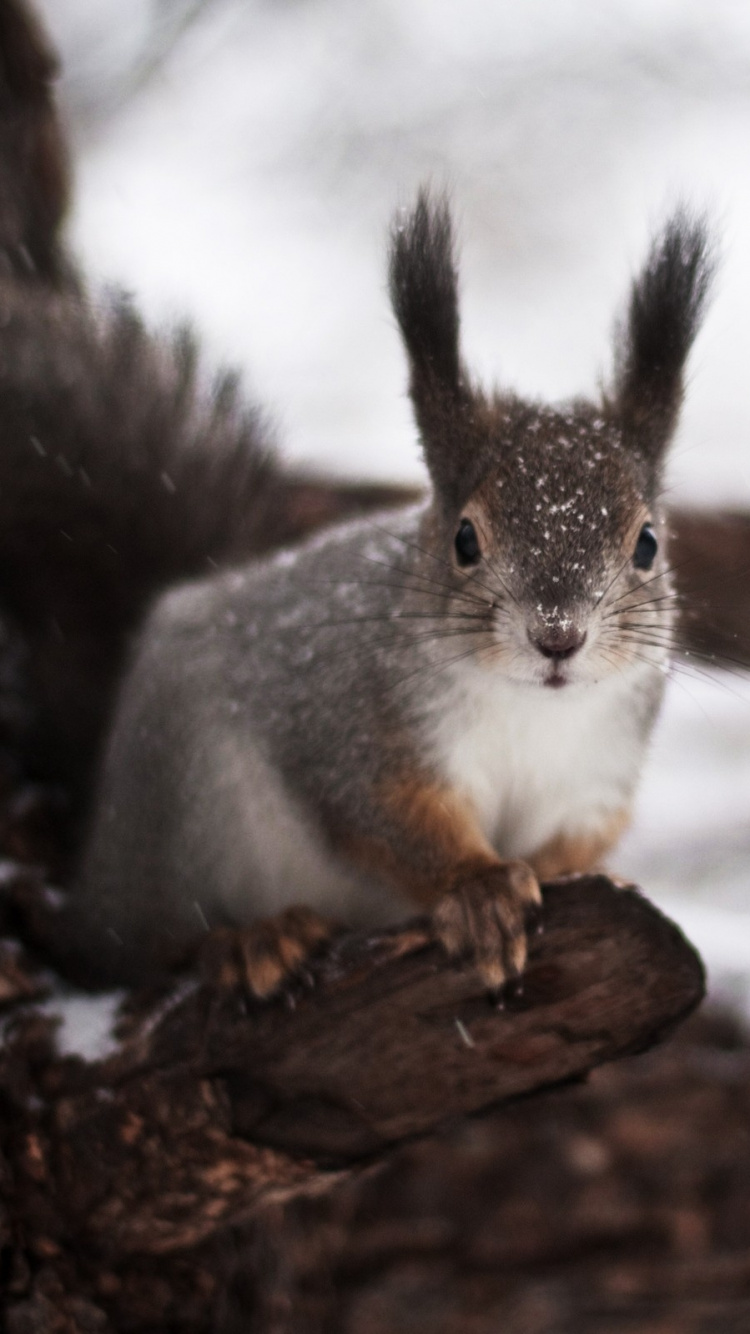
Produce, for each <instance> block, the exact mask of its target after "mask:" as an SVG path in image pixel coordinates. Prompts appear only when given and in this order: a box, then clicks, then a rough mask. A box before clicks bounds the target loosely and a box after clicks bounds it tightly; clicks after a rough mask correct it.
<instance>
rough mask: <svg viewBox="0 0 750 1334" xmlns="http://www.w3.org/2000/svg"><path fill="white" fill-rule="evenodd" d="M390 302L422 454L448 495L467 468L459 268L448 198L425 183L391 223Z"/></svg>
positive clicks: (466, 396) (466, 395) (438, 485)
mask: <svg viewBox="0 0 750 1334" xmlns="http://www.w3.org/2000/svg"><path fill="white" fill-rule="evenodd" d="M388 278H389V288H390V295H391V304H392V306H393V311H394V314H395V316H396V319H397V320H398V323H399V327H400V329H401V334H402V336H403V340H404V345H405V347H406V351H407V353H408V356H409V367H410V372H411V374H410V383H409V390H410V394H411V400H412V403H413V405H414V411H415V414H416V418H417V425H418V426H419V430H420V435H421V438H422V446H423V449H424V455H425V461H426V463H427V467H428V468H429V471H430V475H431V477H432V479H433V482H434V483H435V486H436V488H437V490H438V491H439V492H440V493H441V494H442V496H443V498H444V499H446V500H450V499H452V498H453V497H454V496H455V495H457V493H458V492H459V491H460V490H461V479H462V476H465V474H466V473H467V471H469V469H470V461H469V460H468V459H466V458H465V456H464V449H462V444H463V443H464V439H463V437H464V433H463V431H462V430H461V429H460V428H461V424H462V419H463V420H464V421H465V419H466V416H467V412H468V408H469V402H470V394H469V390H468V386H467V384H466V381H465V379H464V377H463V373H462V370H461V359H460V354H459V339H458V331H459V315H458V272H457V268H456V260H455V254H454V247H453V228H452V224H451V215H450V209H449V207H448V201H447V199H446V198H445V197H444V196H440V197H437V198H432V197H431V196H430V194H429V192H428V191H427V190H426V189H422V190H420V192H419V195H418V196H417V202H416V205H415V207H414V208H413V210H412V211H411V212H410V213H404V214H399V215H397V217H396V220H395V222H394V224H393V227H392V230H391V249H390V262H389V270H388ZM467 443H468V442H467Z"/></svg>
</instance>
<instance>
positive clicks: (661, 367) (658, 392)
mask: <svg viewBox="0 0 750 1334" xmlns="http://www.w3.org/2000/svg"><path fill="white" fill-rule="evenodd" d="M713 272H714V260H713V254H712V247H711V243H710V237H709V232H708V227H707V225H706V222H705V219H703V218H700V217H695V216H693V215H691V214H690V213H689V212H688V211H687V210H686V209H684V208H680V209H678V210H677V212H676V213H675V214H674V215H673V217H672V218H670V220H669V221H668V222H667V224H666V226H665V228H664V230H663V231H662V232H661V234H660V235H659V236H657V237H656V239H655V241H654V243H653V245H652V247H651V251H650V254H649V256H648V259H647V261H646V265H645V267H644V269H643V271H642V272H641V273H640V275H639V276H638V277H637V278H636V279H635V281H634V283H633V286H632V290H631V293H630V303H629V306H628V310H627V315H626V318H625V320H624V322H623V325H622V326H621V328H620V330H619V331H618V334H619V336H618V339H617V346H616V350H615V357H616V360H615V384H614V393H613V395H612V398H613V403H612V406H613V407H614V408H615V409H616V411H617V412H618V413H619V415H620V417H621V418H622V420H623V423H624V426H625V432H626V438H628V439H629V441H630V442H631V444H632V445H633V447H634V448H637V449H639V450H640V451H641V452H642V453H643V454H644V455H646V457H648V458H649V459H651V460H652V461H654V462H656V461H658V459H659V458H660V456H661V454H662V452H663V450H664V449H665V447H666V445H667V444H668V443H669V439H670V436H671V434H672V432H673V430H674V427H675V425H676V423H677V414H678V412H679V409H680V404H681V402H682V394H683V371H684V367H685V362H686V360H687V356H688V353H689V351H690V348H691V346H692V343H693V340H694V339H695V336H696V334H697V332H698V329H699V328H700V324H701V320H702V318H703V314H704V311H705V307H706V300H707V297H708V293H709V289H710V286H711V279H712V277H713Z"/></svg>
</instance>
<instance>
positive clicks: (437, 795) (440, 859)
mask: <svg viewBox="0 0 750 1334" xmlns="http://www.w3.org/2000/svg"><path fill="white" fill-rule="evenodd" d="M373 800H374V801H375V802H376V803H377V805H378V806H379V807H380V809H381V810H382V811H383V814H384V815H385V817H386V821H387V824H388V825H389V826H390V827H391V828H392V830H393V835H392V837H385V836H382V837H381V836H375V835H373V836H371V835H367V834H343V835H342V834H341V833H340V832H339V836H338V837H336V835H335V834H334V842H335V843H336V844H337V846H338V847H339V848H340V850H341V851H342V852H343V853H344V855H345V856H346V857H347V859H348V860H349V861H353V862H355V863H356V864H357V865H358V866H360V867H361V868H362V869H363V870H365V871H370V872H374V873H375V874H377V875H380V876H382V877H383V878H384V879H386V880H388V881H390V883H391V884H393V885H395V886H396V887H397V888H398V889H400V890H402V891H403V892H404V893H405V894H407V895H408V897H409V898H410V899H411V900H412V901H413V902H415V903H417V904H419V905H420V906H424V907H430V906H431V905H432V904H434V903H435V902H436V901H437V900H438V899H439V898H441V896H442V895H443V894H446V893H447V892H448V891H449V890H450V889H452V888H453V887H454V885H455V884H456V883H457V882H458V881H459V880H461V879H463V878H465V877H466V876H467V875H470V874H477V873H480V872H481V871H483V870H486V869H487V868H489V867H494V866H498V865H499V864H500V863H499V858H498V856H497V853H496V852H495V851H494V850H493V848H492V847H491V846H490V844H489V843H488V842H487V839H486V838H485V837H484V834H483V833H482V831H481V829H480V828H479V825H478V823H477V820H476V817H475V816H474V813H473V811H472V809H471V806H470V805H469V803H468V802H467V801H464V800H463V799H462V798H461V797H458V796H456V794H455V793H454V792H451V791H450V790H449V789H447V788H442V787H439V786H438V785H437V784H435V783H430V782H428V781H424V780H421V779H420V778H417V777H415V778H408V779H405V778H401V779H399V780H397V781H396V782H393V783H390V784H388V785H387V786H386V785H383V786H381V788H380V789H379V790H378V791H377V792H376V793H374V794H373Z"/></svg>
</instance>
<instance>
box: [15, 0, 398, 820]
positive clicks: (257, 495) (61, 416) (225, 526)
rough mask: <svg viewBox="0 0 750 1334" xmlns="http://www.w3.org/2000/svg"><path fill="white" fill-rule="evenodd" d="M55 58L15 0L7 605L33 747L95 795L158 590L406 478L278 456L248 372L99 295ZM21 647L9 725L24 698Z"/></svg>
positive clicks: (49, 768) (45, 770)
mask: <svg viewBox="0 0 750 1334" xmlns="http://www.w3.org/2000/svg"><path fill="white" fill-rule="evenodd" d="M54 68H55V65H54V60H53V57H52V56H51V55H50V53H49V51H48V49H47V46H46V42H45V39H44V37H43V35H42V33H41V31H40V29H39V27H38V25H37V24H36V22H35V20H34V19H33V17H32V15H31V14H30V13H29V11H28V10H27V8H26V6H25V5H24V4H22V3H20V0H3V3H2V4H0V611H2V614H3V617H4V619H5V622H6V625H7V626H8V627H9V629H10V631H11V633H12V642H13V643H14V644H15V643H18V642H20V643H21V644H22V646H23V648H22V652H23V657H24V661H23V670H22V678H23V682H24V685H25V687H27V688H28V696H29V709H28V711H27V713H26V715H24V717H25V723H24V727H23V729H22V730H23V751H24V763H25V764H26V766H27V768H28V769H30V771H31V772H33V773H36V774H37V775H40V776H44V777H50V776H52V777H55V778H57V779H62V780H63V781H64V782H65V783H66V784H67V785H68V787H69V789H70V790H72V792H73V793H74V795H75V794H77V795H78V796H81V795H82V794H84V793H85V788H86V784H87V782H88V780H89V776H90V773H91V766H92V758H93V756H94V755H95V753H96V750H97V747H98V743H99V740H100V736H101V733H102V729H103V727H104V725H105V720H106V717H107V714H108V711H109V709H110V707H111V702H112V696H113V692H114V690H115V688H116V684H117V680H118V677H119V674H120V671H121V668H122V664H123V660H124V656H125V654H126V653H127V647H128V641H129V638H130V637H131V636H132V634H133V632H134V630H135V628H136V626H137V624H138V622H139V620H140V618H141V617H142V615H143V612H144V609H145V606H146V605H147V603H148V601H149V600H150V598H151V597H153V595H154V594H155V593H156V592H157V591H158V590H159V589H161V588H163V587H164V586H166V585H168V584H170V583H172V582H175V581H177V580H180V579H185V578H188V577H191V576H195V575H201V574H204V573H209V572H210V570H211V569H213V568H214V567H216V566H222V565H226V564H227V563H230V562H233V561H237V560H240V559H245V558H247V557H248V556H250V555H252V554H254V553H257V552H261V551H266V550H269V549H270V548H273V547H275V546H278V545H280V544H281V543H283V542H285V541H290V540H293V539H294V538H296V537H298V536H299V535H301V534H302V533H304V532H307V531H309V530H310V529H312V528H315V527H317V526H318V525H320V524H322V523H325V522H327V521H330V520H331V519H333V518H338V517H339V516H341V515H343V514H345V513H351V512H356V511H358V510H362V509H366V508H369V507H370V506H371V505H374V504H378V503H382V502H383V501H384V500H386V499H390V498H391V495H392V494H393V493H392V492H391V491H389V490H388V489H387V488H358V487H349V488H338V489H337V488H326V487H325V486H321V485H318V486H316V485H315V484H314V483H312V482H307V481H304V480H303V479H300V478H295V477H293V476H290V475H289V474H282V473H281V471H280V468H279V465H278V464H277V462H276V460H275V458H274V454H273V451H272V448H271V446H270V443H269V437H270V432H269V430H268V427H267V425H266V423H265V422H264V420H263V418H262V416H261V414H260V413H259V412H258V411H257V410H256V409H255V408H253V407H248V406H247V405H246V404H245V403H244V402H243V401H242V397H241V395H240V393H239V390H238V386H237V383H236V379H235V378H234V377H232V376H230V375H223V376H220V377H218V378H216V379H214V381H213V382H212V383H208V382H207V380H206V377H205V374H204V373H203V372H202V370H201V367H200V365H199V358H198V354H197V350H196V344H195V340H194V339H193V337H192V336H191V335H190V333H189V332H186V331H184V330H183V331H180V332H177V333H176V334H174V335H173V336H171V337H169V338H155V337H154V336H152V335H151V334H149V333H148V332H147V331H146V330H145V328H144V327H143V325H142V323H141V321H140V320H139V318H138V316H137V314H136V313H135V312H134V311H133V309H132V307H131V306H130V305H129V304H128V303H127V302H126V301H125V300H124V299H120V298H114V299H110V300H109V301H108V302H107V303H106V304H105V305H104V306H103V307H102V306H99V307H95V306H93V305H91V304H90V303H89V302H88V301H87V299H86V297H85V296H84V295H83V294H82V285H81V284H80V282H79V281H78V279H77V278H76V275H75V273H74V271H73V268H72V266H71V265H70V264H69V263H68V261H67V259H66V257H65V253H64V249H63V246H62V244H61V241H60V227H61V223H62V221H63V216H64V211H65V203H66V199H67V191H68V186H67V152H66V147H65V143H64V140H63V137H62V135H61V132H60V128H59V125H58V121H57V118H56V115H55V106H54V99H53V93H52V84H51V80H52V77H53V73H54ZM396 494H397V493H396ZM7 661H8V654H7V653H6V654H5V657H4V658H3V659H2V660H1V661H0V725H1V724H2V723H3V720H4V721H5V723H6V727H5V729H4V730H5V739H6V743H7V741H8V736H9V727H10V724H11V722H12V724H13V727H14V728H15V732H16V734H17V732H18V730H19V727H20V722H19V718H20V716H21V715H20V714H19V709H18V689H17V680H15V679H14V681H13V682H12V689H10V690H8V688H7V671H6V672H5V673H4V674H3V671H2V668H3V665H4V664H5V663H7ZM3 675H5V677H6V681H5V690H4V683H3ZM3 690H4V693H3ZM5 706H10V707H5ZM27 724H28V725H27ZM12 740H13V743H14V745H15V744H17V743H18V736H17V735H16V736H14V737H13V738H12Z"/></svg>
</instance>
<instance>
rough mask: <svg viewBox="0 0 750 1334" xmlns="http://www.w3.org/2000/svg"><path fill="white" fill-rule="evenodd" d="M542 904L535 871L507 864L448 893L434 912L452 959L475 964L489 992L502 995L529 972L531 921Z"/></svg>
mask: <svg viewBox="0 0 750 1334" xmlns="http://www.w3.org/2000/svg"><path fill="white" fill-rule="evenodd" d="M541 901H542V896H541V891H540V889H539V882H538V881H537V879H536V876H535V875H534V872H533V871H532V870H531V868H530V867H529V866H527V865H526V863H525V862H521V861H511V862H503V863H501V864H500V865H498V866H496V867H491V868H489V869H488V870H487V871H483V872H481V873H480V874H477V875H475V876H473V877H472V878H471V879H470V880H468V881H466V882H464V883H463V884H461V885H459V886H457V887H456V889H453V890H451V891H450V893H448V894H446V895H445V896H444V898H442V899H441V900H440V902H439V903H438V904H437V906H436V908H435V910H434V912H433V917H432V921H433V927H434V931H435V934H436V936H437V938H438V940H439V941H440V942H441V944H442V945H443V947H444V948H445V950H446V951H447V953H448V954H449V955H450V957H451V958H453V959H458V960H463V961H465V962H467V963H469V964H473V966H474V967H475V968H476V970H477V972H478V973H479V976H480V977H481V979H482V981H483V982H484V983H485V985H486V986H487V987H488V989H489V990H490V991H497V990H498V989H499V988H500V987H502V986H503V985H504V983H506V982H507V981H508V980H509V979H511V978H514V977H518V976H519V974H520V973H522V972H523V969H524V967H525V964H526V954H527V940H526V928H527V919H528V917H529V916H531V915H532V914H533V911H534V909H538V907H539V906H540V905H541Z"/></svg>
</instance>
